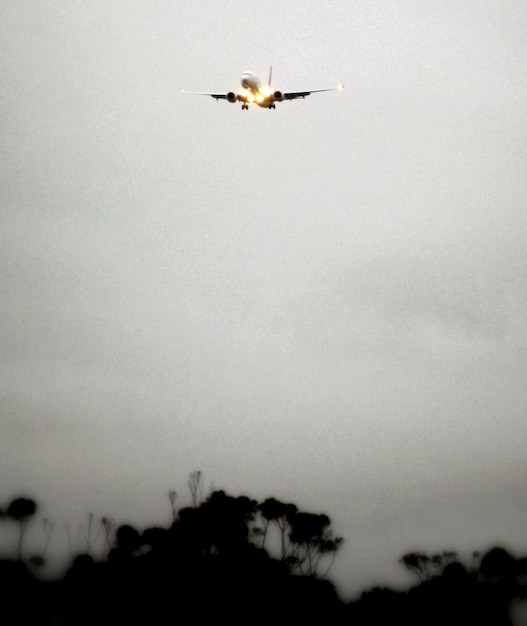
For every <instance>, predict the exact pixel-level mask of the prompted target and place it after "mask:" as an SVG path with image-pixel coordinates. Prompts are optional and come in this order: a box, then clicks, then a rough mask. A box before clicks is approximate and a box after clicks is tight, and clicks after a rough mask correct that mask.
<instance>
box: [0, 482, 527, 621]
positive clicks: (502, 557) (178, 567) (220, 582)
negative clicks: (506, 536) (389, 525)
mask: <svg viewBox="0 0 527 626" xmlns="http://www.w3.org/2000/svg"><path fill="white" fill-rule="evenodd" d="M195 480H197V478H195ZM201 480H202V479H201V477H200V478H199V480H197V482H196V483H195V485H199V484H200V481H201ZM196 489H197V491H196V497H193V498H192V503H193V505H194V506H187V507H184V508H181V509H179V510H178V511H177V514H176V515H175V516H174V517H175V519H174V520H173V523H172V524H171V525H170V526H169V527H167V528H163V527H160V526H159V527H150V528H147V529H145V530H143V531H141V530H139V529H137V528H135V527H133V526H131V525H129V524H122V525H120V526H116V524H115V523H114V522H113V520H111V519H110V518H103V520H101V524H102V527H101V529H100V530H99V532H100V533H101V534H102V533H103V531H104V529H105V528H106V529H107V532H106V537H105V539H104V540H105V544H108V547H109V552H108V556H107V558H106V557H105V558H103V559H101V560H96V559H95V557H94V556H93V554H88V553H85V554H79V555H77V556H76V557H75V558H74V560H73V562H72V564H71V566H70V567H69V569H68V571H67V572H66V574H65V576H64V577H63V578H62V579H59V580H56V581H52V582H47V583H45V582H43V581H42V580H40V579H38V578H37V576H36V574H37V571H38V566H39V565H42V563H41V557H38V556H37V557H33V558H32V559H29V560H28V562H27V565H26V563H24V562H23V561H22V560H21V558H19V560H18V561H0V585H1V587H0V588H2V590H3V591H4V596H5V600H4V604H3V607H2V617H4V618H6V619H7V616H9V620H10V621H8V622H7V623H24V624H26V623H27V624H30V623H31V624H32V623H40V624H46V625H49V626H51V624H56V623H61V624H65V625H67V626H78V625H82V626H84V625H86V626H88V625H90V626H91V625H92V624H94V623H96V624H100V625H103V626H106V625H108V626H109V625H110V624H112V625H113V624H127V623H132V622H133V623H135V622H138V623H153V624H157V623H166V624H167V625H170V624H177V623H179V622H181V616H182V615H192V616H193V617H194V618H196V619H198V620H199V621H210V620H213V619H214V620H226V621H228V622H229V623H230V624H238V623H239V624H241V623H244V624H245V623H246V622H247V621H248V620H250V619H252V618H254V616H255V615H258V621H264V622H267V621H274V622H275V623H288V622H294V623H297V622H298V621H299V620H306V621H307V620H313V619H315V618H319V619H323V620H324V621H325V622H327V623H331V624H336V625H339V624H347V625H349V626H366V625H368V626H370V625H371V624H373V625H375V624H384V623H398V622H403V623H405V624H406V626H421V625H422V624H427V626H440V625H441V626H444V625H445V624H448V625H449V626H466V625H469V624H478V625H480V626H481V625H483V626H487V625H488V626H510V624H511V621H510V617H509V613H510V608H511V607H512V606H514V603H516V602H518V601H520V600H522V599H524V598H527V558H516V557H514V556H513V555H512V554H511V553H510V552H508V551H507V550H506V549H505V548H503V547H500V546H497V547H494V548H491V549H489V550H488V551H487V552H485V553H483V556H481V558H480V555H479V554H478V555H477V558H476V557H474V556H473V560H472V561H471V563H470V564H469V565H468V566H465V565H464V564H463V563H461V562H460V561H459V560H458V555H457V553H456V552H453V551H443V552H438V553H432V554H427V553H426V552H420V551H415V552H409V553H407V554H404V555H403V556H402V557H401V559H400V562H401V564H402V565H403V566H404V567H406V568H407V569H408V570H409V571H410V572H412V573H414V574H415V575H416V576H417V578H418V583H417V584H416V585H415V586H414V587H412V588H410V589H408V590H407V591H394V590H392V589H389V588H380V587H374V588H373V589H371V590H366V591H364V592H363V593H362V595H361V597H360V598H359V600H357V601H355V602H350V603H347V604H346V603H343V602H342V601H341V600H340V599H339V598H338V596H337V594H336V591H335V588H334V586H333V585H332V583H331V582H329V581H328V580H322V578H323V574H322V575H321V573H320V571H319V569H320V567H319V564H320V561H321V559H323V558H324V557H326V556H331V557H334V556H335V554H336V552H337V550H338V548H339V546H340V545H341V542H342V539H341V538H338V537H337V538H333V534H332V532H331V520H330V518H329V517H328V516H327V515H325V514H315V513H308V512H304V511H299V510H298V508H297V507H296V505H294V504H291V503H283V502H280V501H279V500H277V499H275V498H267V499H266V500H265V501H264V502H262V503H258V502H257V501H256V500H254V499H252V498H250V497H248V496H244V495H242V496H232V495H228V494H227V493H225V492H224V491H221V490H220V491H213V492H212V493H210V495H209V496H208V497H207V498H206V499H202V498H201V497H198V495H197V494H198V493H199V489H198V488H196ZM23 500H28V499H22V498H18V499H17V500H14V501H13V502H12V503H11V504H10V505H9V507H8V508H7V509H6V510H5V515H6V516H7V517H8V518H10V519H14V520H15V521H16V522H17V523H19V524H22V522H23V523H24V526H23V529H22V537H23V536H24V531H25V528H26V526H27V522H28V520H29V519H30V518H31V517H32V516H33V515H34V514H35V512H36V504H35V503H34V502H33V501H27V502H24V501H23ZM31 503H32V504H31ZM174 512H175V511H174ZM90 519H93V517H91V518H89V520H90ZM82 528H84V529H85V534H84V535H82V538H83V539H84V541H81V542H80V543H81V544H83V547H85V548H87V549H90V548H91V547H92V543H93V541H92V539H93V537H94V531H93V525H90V523H89V522H88V526H85V525H84V526H83V527H82ZM115 528H116V530H115ZM114 531H115V532H114ZM79 536H81V535H79ZM273 554H274V556H273ZM21 555H22V549H21V542H20V539H19V557H21ZM21 596H23V597H24V602H23V603H19V602H18V600H17V598H19V597H21Z"/></svg>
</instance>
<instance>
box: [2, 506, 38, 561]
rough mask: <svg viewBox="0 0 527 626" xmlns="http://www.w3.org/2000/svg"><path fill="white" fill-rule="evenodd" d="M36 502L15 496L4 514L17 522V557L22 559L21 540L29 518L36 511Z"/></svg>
mask: <svg viewBox="0 0 527 626" xmlns="http://www.w3.org/2000/svg"><path fill="white" fill-rule="evenodd" d="M36 510H37V504H36V502H35V501H34V500H32V499H31V498H15V499H14V500H12V501H11V503H10V504H9V506H8V507H7V512H6V515H7V517H9V518H11V519H12V520H14V521H16V522H18V525H19V530H18V546H17V558H18V560H19V561H21V560H22V542H23V539H24V535H25V533H26V529H27V525H28V522H29V518H30V517H31V516H33V515H34V514H35V513H36Z"/></svg>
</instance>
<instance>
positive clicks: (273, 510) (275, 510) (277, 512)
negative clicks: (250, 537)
mask: <svg viewBox="0 0 527 626" xmlns="http://www.w3.org/2000/svg"><path fill="white" fill-rule="evenodd" d="M258 509H259V510H260V513H261V515H262V519H263V531H262V537H263V539H262V548H265V541H266V539H267V531H268V529H269V525H270V524H271V523H273V524H274V525H275V526H276V527H277V528H278V530H279V532H280V546H281V559H282V560H283V561H285V560H286V559H287V557H288V544H287V542H286V540H287V537H288V531H289V530H290V528H291V524H290V521H289V520H290V518H291V517H292V516H293V515H295V513H296V512H297V510H298V509H297V507H296V505H295V504H286V503H284V502H280V500H276V498H267V500H265V501H264V502H262V504H259V505H258Z"/></svg>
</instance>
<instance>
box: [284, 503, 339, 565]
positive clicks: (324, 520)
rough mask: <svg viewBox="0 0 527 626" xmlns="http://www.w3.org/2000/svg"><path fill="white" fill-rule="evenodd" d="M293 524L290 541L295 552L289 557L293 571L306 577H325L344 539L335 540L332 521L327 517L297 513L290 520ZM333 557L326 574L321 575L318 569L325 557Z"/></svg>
mask: <svg viewBox="0 0 527 626" xmlns="http://www.w3.org/2000/svg"><path fill="white" fill-rule="evenodd" d="M289 521H290V524H291V531H290V535H289V536H290V539H291V544H292V546H293V551H292V554H291V556H290V557H289V561H290V563H291V566H292V567H291V569H292V571H295V570H296V571H298V572H299V573H300V574H302V575H304V576H318V577H323V576H325V575H326V574H327V572H328V571H329V568H330V567H331V564H332V563H333V560H334V558H335V555H336V553H337V550H338V549H339V547H340V545H341V543H342V537H336V538H335V539H334V538H333V533H332V531H331V530H330V529H329V526H330V524H331V520H330V519H329V517H328V516H327V515H324V514H322V515H317V514H315V513H303V512H297V513H295V514H294V515H293V516H292V517H290V519H289ZM328 554H331V555H332V556H333V558H332V560H331V563H330V565H329V567H328V568H327V570H326V572H324V574H322V575H321V574H319V572H318V571H317V570H318V567H319V564H320V560H321V559H322V557H323V556H325V555H328Z"/></svg>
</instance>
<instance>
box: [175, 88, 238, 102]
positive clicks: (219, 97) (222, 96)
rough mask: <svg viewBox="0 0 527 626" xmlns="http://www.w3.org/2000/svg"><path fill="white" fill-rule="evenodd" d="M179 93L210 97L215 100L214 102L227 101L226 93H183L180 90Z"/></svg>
mask: <svg viewBox="0 0 527 626" xmlns="http://www.w3.org/2000/svg"><path fill="white" fill-rule="evenodd" d="M181 93H193V94H197V95H198V96H211V97H212V98H216V100H227V94H226V93H209V92H208V91H184V90H182V91H181Z"/></svg>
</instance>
